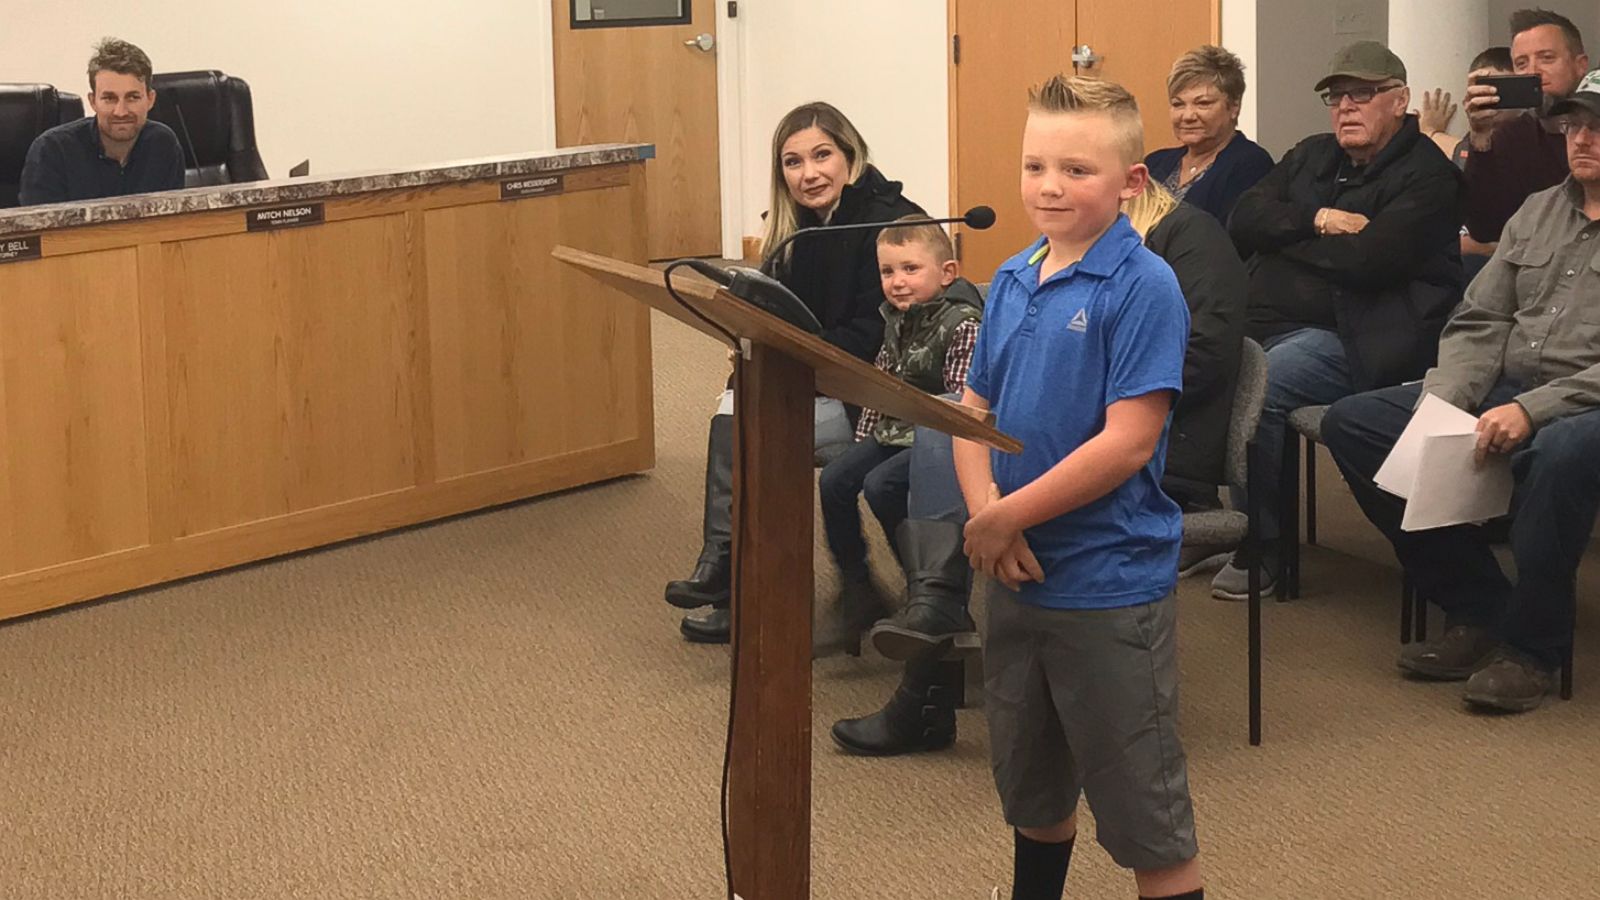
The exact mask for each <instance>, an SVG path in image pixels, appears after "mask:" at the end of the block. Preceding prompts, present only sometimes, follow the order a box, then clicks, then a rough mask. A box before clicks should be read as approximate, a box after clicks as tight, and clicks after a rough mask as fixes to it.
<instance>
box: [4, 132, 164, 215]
mask: <svg viewBox="0 0 1600 900" xmlns="http://www.w3.org/2000/svg"><path fill="white" fill-rule="evenodd" d="M181 187H183V150H182V149H181V148H180V147H179V144H178V136H177V135H175V134H173V132H172V129H170V128H168V127H167V126H165V125H163V124H161V123H160V122H156V121H147V122H145V123H144V128H143V129H141V130H140V131H139V137H138V138H136V139H135V140H134V142H133V148H132V149H131V150H129V151H128V159H127V162H126V164H122V163H118V162H117V161H116V160H114V159H111V158H110V157H108V156H106V152H105V147H104V146H103V145H102V144H101V143H100V126H99V124H98V122H97V121H96V119H95V117H94V116H88V117H86V118H82V119H79V120H77V121H76V122H68V123H67V124H65V125H57V126H56V127H54V128H52V129H50V130H49V131H46V132H45V133H44V134H41V135H39V136H38V137H37V138H34V140H33V144H32V145H31V146H30V147H28V159H27V162H26V163H24V164H23V167H22V187H21V189H20V190H19V191H18V194H19V199H20V200H21V203H22V205H23V206H33V205H35V204H39V203H62V202H66V201H72V200H98V199H100V198H102V197H121V196H125V195H127V194H143V193H146V192H149V191H175V190H178V189H179V188H181Z"/></svg>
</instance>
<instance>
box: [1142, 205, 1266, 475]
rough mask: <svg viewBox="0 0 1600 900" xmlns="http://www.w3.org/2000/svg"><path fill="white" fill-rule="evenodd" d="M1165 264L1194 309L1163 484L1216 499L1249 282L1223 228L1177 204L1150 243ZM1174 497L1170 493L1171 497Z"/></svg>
mask: <svg viewBox="0 0 1600 900" xmlns="http://www.w3.org/2000/svg"><path fill="white" fill-rule="evenodd" d="M1144 243H1145V246H1146V247H1149V248H1150V249H1151V250H1152V251H1153V252H1154V253H1155V254H1156V255H1157V256H1160V257H1161V258H1162V259H1164V260H1166V261H1167V265H1169V266H1171V267H1172V272H1173V274H1175V275H1177V276H1178V286H1179V287H1180V288H1182V289H1183V299H1184V302H1186V303H1187V304H1188V306H1189V344H1188V349H1187V350H1186V351H1185V352H1184V357H1183V395H1182V396H1180V397H1179V398H1178V405H1177V406H1176V407H1175V408H1174V409H1173V411H1172V431H1171V433H1170V435H1169V437H1168V438H1167V472H1166V477H1165V478H1164V479H1163V482H1164V483H1165V482H1171V481H1181V482H1188V483H1189V484H1190V485H1192V488H1193V489H1194V490H1198V491H1209V492H1210V494H1211V495H1213V496H1214V495H1215V493H1216V488H1215V486H1216V485H1219V484H1222V483H1223V482H1224V481H1225V480H1226V479H1225V478H1224V477H1223V465H1224V462H1225V458H1226V455H1227V448H1228V417H1229V416H1230V415H1231V414H1232V412H1233V393H1234V390H1235V389H1236V388H1237V386H1238V381H1239V357H1240V354H1241V352H1242V345H1243V343H1244V318H1245V298H1246V297H1247V296H1248V292H1249V286H1250V281H1249V277H1248V276H1247V275H1246V274H1245V270H1244V263H1242V262H1240V261H1239V255H1238V253H1237V252H1235V251H1234V249H1233V242H1232V241H1230V240H1229V239H1228V232H1227V231H1226V230H1225V229H1223V227H1222V223H1220V222H1218V221H1217V220H1216V219H1213V218H1212V217H1211V216H1209V215H1207V214H1206V213H1205V212H1203V211H1202V210H1200V209H1197V208H1195V207H1193V206H1190V205H1189V204H1188V203H1180V204H1178V206H1177V207H1176V208H1175V209H1173V210H1172V212H1170V213H1168V214H1167V216H1166V218H1164V219H1162V220H1161V221H1160V222H1157V223H1156V226H1155V227H1154V228H1152V229H1150V233H1149V234H1148V235H1146V236H1145V241H1144ZM1169 492H1170V491H1169Z"/></svg>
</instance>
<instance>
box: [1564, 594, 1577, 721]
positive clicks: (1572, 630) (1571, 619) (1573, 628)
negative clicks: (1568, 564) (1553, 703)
mask: <svg viewBox="0 0 1600 900" xmlns="http://www.w3.org/2000/svg"><path fill="white" fill-rule="evenodd" d="M1577 642H1578V592H1577V590H1576V584H1574V590H1573V592H1572V609H1570V610H1568V612H1567V646H1566V648H1565V649H1563V650H1562V651H1561V699H1563V700H1571V699H1572V646H1573V645H1574V644H1576V643H1577Z"/></svg>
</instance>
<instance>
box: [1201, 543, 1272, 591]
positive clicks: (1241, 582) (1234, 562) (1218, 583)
mask: <svg viewBox="0 0 1600 900" xmlns="http://www.w3.org/2000/svg"><path fill="white" fill-rule="evenodd" d="M1240 560H1241V554H1238V553H1235V554H1234V555H1233V558H1232V559H1230V560H1228V564H1227V565H1225V566H1223V567H1222V571H1220V572H1218V573H1217V577H1215V578H1213V579H1211V596H1213V597H1215V598H1217V599H1218V600H1249V599H1250V572H1249V571H1248V570H1246V569H1245V567H1244V566H1242V565H1240V564H1239V563H1240ZM1277 575H1278V567H1277V565H1275V564H1274V563H1273V561H1272V560H1271V559H1268V560H1267V565H1265V566H1263V567H1261V596H1263V597H1271V596H1272V595H1273V593H1275V592H1276V591H1277V590H1278V577H1277Z"/></svg>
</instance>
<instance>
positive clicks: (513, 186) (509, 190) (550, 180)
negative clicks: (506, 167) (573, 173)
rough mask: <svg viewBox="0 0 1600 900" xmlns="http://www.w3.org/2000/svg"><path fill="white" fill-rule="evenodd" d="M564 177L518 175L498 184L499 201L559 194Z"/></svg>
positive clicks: (563, 183)
mask: <svg viewBox="0 0 1600 900" xmlns="http://www.w3.org/2000/svg"><path fill="white" fill-rule="evenodd" d="M565 179H566V176H565V175H520V176H518V177H516V178H507V179H506V180H504V181H502V182H500V199H501V200H515V199H517V198H518V197H540V196H543V195H545V194H559V193H561V192H562V191H563V190H564V189H565Z"/></svg>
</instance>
